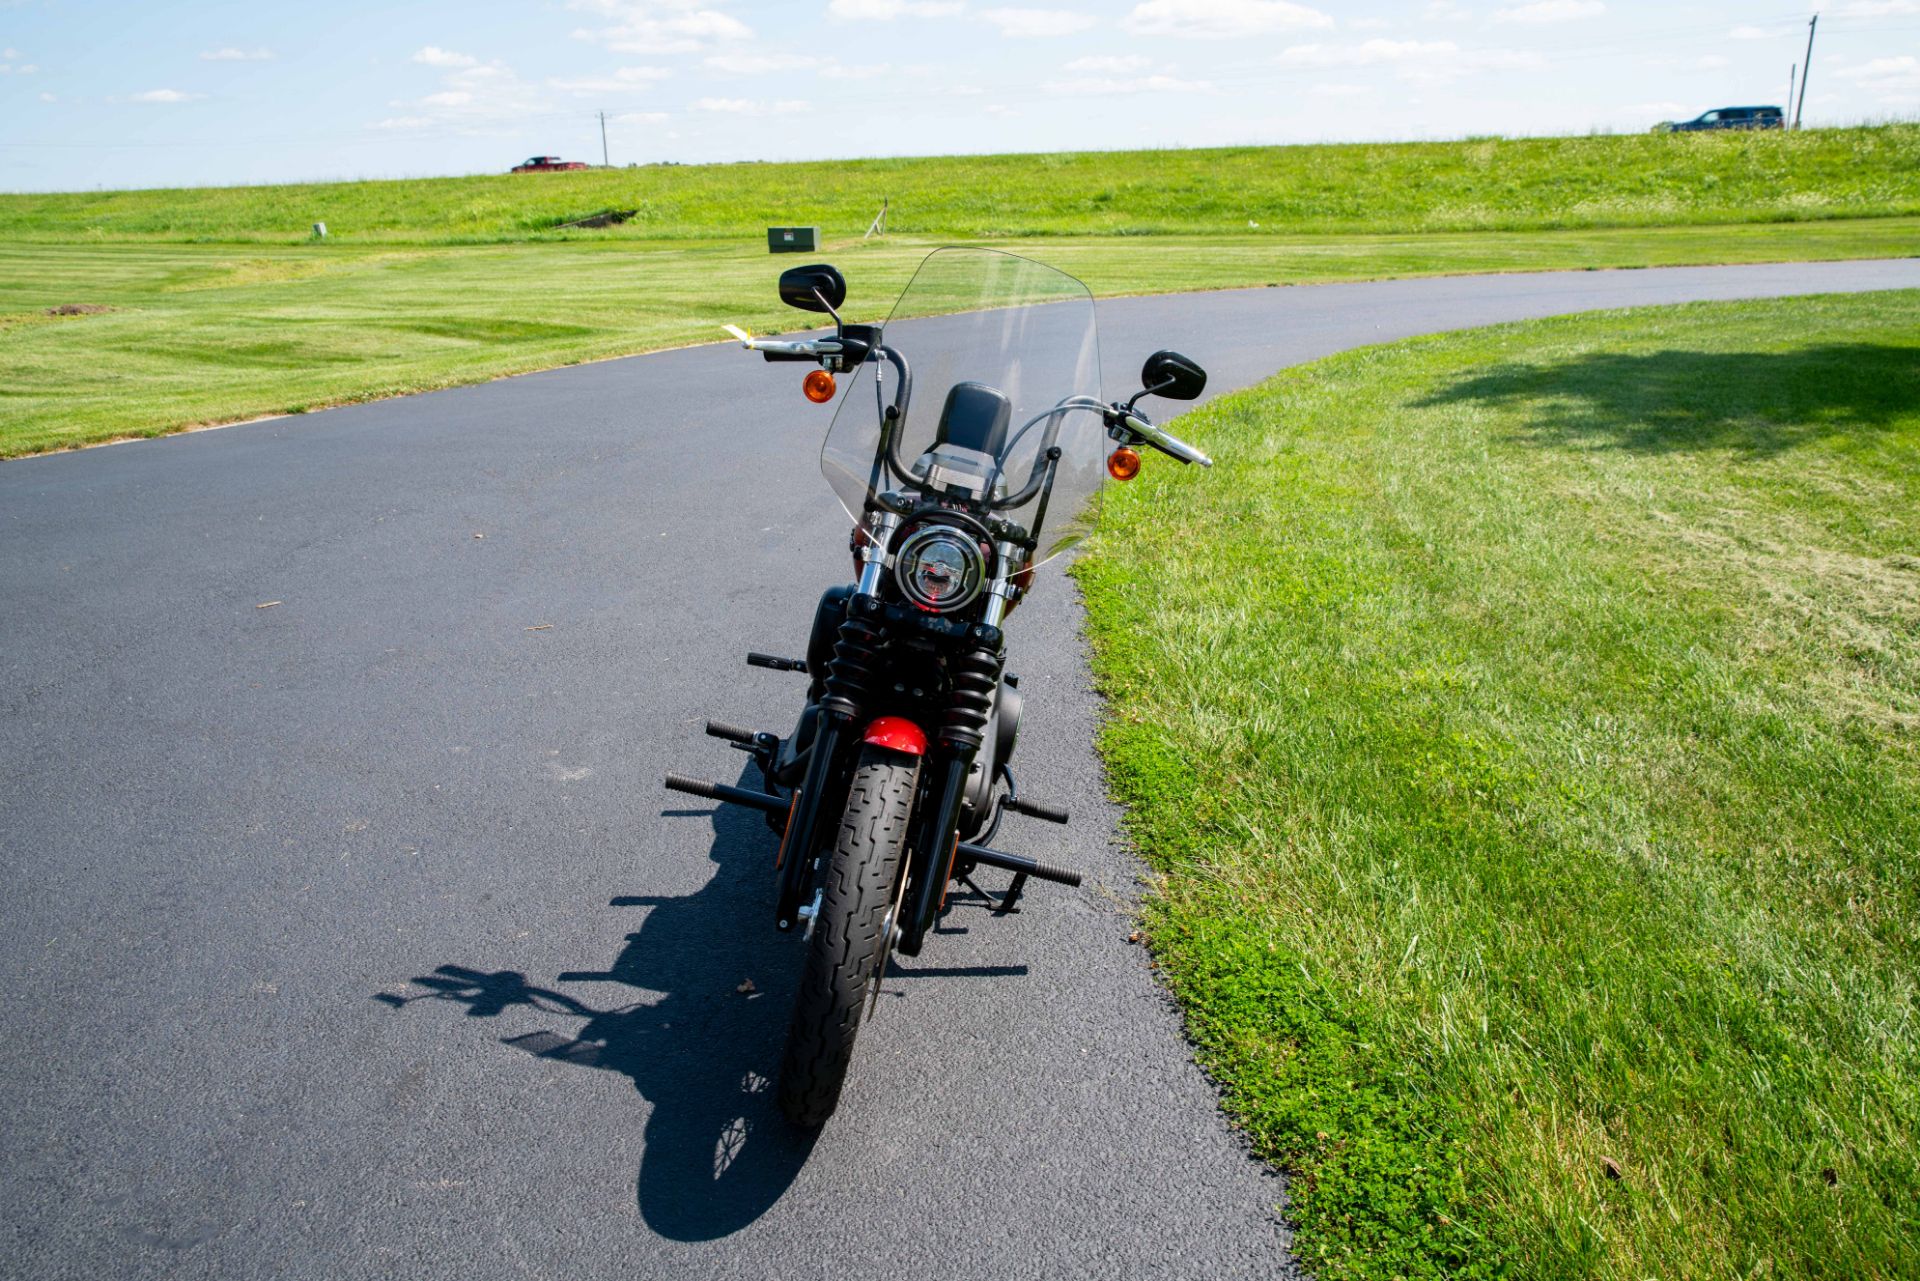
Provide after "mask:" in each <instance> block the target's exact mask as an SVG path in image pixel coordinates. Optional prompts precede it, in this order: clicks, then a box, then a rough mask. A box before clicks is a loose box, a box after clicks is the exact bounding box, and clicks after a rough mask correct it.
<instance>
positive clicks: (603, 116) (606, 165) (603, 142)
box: [600, 111, 613, 169]
mask: <svg viewBox="0 0 1920 1281" xmlns="http://www.w3.org/2000/svg"><path fill="white" fill-rule="evenodd" d="M600 167H601V168H602V169H611V168H613V162H612V161H610V160H608V159H607V113H606V112H604V111H603V112H601V113H600Z"/></svg>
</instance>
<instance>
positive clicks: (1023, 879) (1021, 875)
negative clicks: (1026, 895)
mask: <svg viewBox="0 0 1920 1281" xmlns="http://www.w3.org/2000/svg"><path fill="white" fill-rule="evenodd" d="M1026 888H1027V874H1026V873H1025V872H1016V873H1014V876H1013V884H1011V885H1009V886H1007V892H1006V893H1005V894H1002V895H1001V896H1000V905H999V906H998V907H996V908H994V909H993V914H994V915H995V916H1007V915H1009V914H1011V913H1013V912H1017V911H1019V910H1020V907H1019V904H1020V892H1021V891H1022V890H1024V889H1026Z"/></svg>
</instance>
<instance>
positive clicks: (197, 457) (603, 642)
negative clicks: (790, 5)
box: [0, 261, 1920, 1281]
mask: <svg viewBox="0 0 1920 1281" xmlns="http://www.w3.org/2000/svg"><path fill="white" fill-rule="evenodd" d="M770 276H771V273H770ZM1893 286H1907V287H1912V286H1920V261H1901V262H1879V263H1826V264H1819V265H1811V266H1760V267H1732V268H1721V269H1670V270H1654V271H1635V272H1578V273H1562V274H1543V275H1528V276H1499V277H1491V278H1478V279H1476V278H1454V279H1432V280H1419V281H1407V282H1393V283H1381V284H1359V285H1334V286H1325V287H1318V288H1299V289H1271V290H1251V291H1242V292H1231V293H1213V294H1201V295H1193V296H1186V297H1170V298H1150V299H1147V298H1143V299H1128V300H1122V301H1116V302H1111V303H1102V304H1101V308H1100V310H1101V324H1102V326H1103V349H1104V351H1105V353H1106V356H1107V368H1108V371H1109V378H1110V380H1113V381H1116V382H1117V381H1118V380H1120V379H1121V378H1122V377H1123V376H1124V372H1125V371H1130V370H1132V369H1134V368H1136V367H1137V366H1138V363H1139V361H1140V359H1141V357H1142V356H1144V354H1145V353H1146V352H1148V351H1150V350H1152V349H1153V348H1155V347H1158V346H1162V345H1171V346H1176V347H1179V348H1181V349H1183V350H1185V351H1187V352H1189V353H1191V354H1192V355H1194V356H1195V357H1197V358H1198V359H1200V360H1201V361H1202V362H1203V363H1204V364H1206V365H1207V366H1208V368H1209V369H1210V370H1211V371H1212V373H1213V383H1212V387H1213V389H1214V390H1215V391H1225V390H1229V389H1232V388H1234V387H1238V386H1243V385H1245V384H1247V383H1249V382H1251V381H1254V380H1256V379H1258V378H1259V377H1261V376H1263V375H1265V374H1268V373H1270V372H1272V371H1273V370H1275V369H1277V368H1279V367H1281V366H1283V365H1286V364H1289V363H1292V362H1295V361H1299V360H1304V359H1309V358H1311V357H1314V356H1318V355H1321V354H1324V353H1327V352H1332V351H1335V350H1338V349H1341V348H1345V347H1349V346H1352V345H1355V344H1358V343H1366V342H1373V341H1380V340H1384V339H1389V338H1394V337H1398V336H1402V335H1407V334H1413V333H1419V332H1424V331H1431V330H1438V329H1445V328H1453V327H1458V326H1463V325H1472V324H1479V323H1484V322H1490V321H1496V320H1505V319H1514V318H1521V317H1528V316H1539V315H1545V314H1549V313H1555V312H1566V311H1575V310H1584V309H1589V308H1595V307H1611V306H1624V305H1633V304H1640V303H1657V302H1669V301H1678V300H1685V299H1694V298H1731V297H1747V296H1763V295H1774V294H1789V293H1802V292H1816V291H1827V290H1856V289H1869V288H1876V287H1893ZM769 287H770V288H771V283H769ZM798 378H799V371H798V369H797V367H794V366H766V365H763V364H761V363H760V362H759V361H757V360H755V359H753V358H751V357H748V356H746V355H744V354H743V353H740V352H738V351H737V350H732V349H727V348H722V347H711V348H696V349H691V350H685V351H676V352H668V353H663V354H659V355H654V356H645V357H638V358H635V359H631V360H623V361H616V362H610V363H605V364H598V365H592V366H583V367H579V368H574V369H568V370H560V371H554V372H551V373H546V374H538V375H532V376H528V377H524V378H516V379H510V380H506V381H502V382H497V383H492V384H488V385H485V386H480V387H471V388H465V389H461V390H455V391H448V392H443V393H439V394H435V395H428V396H419V397H413V398H409V399H404V400H395V401H389V402H385V403H381V404H372V405H364V406H357V407H353V408H346V409H339V410H333V411H329V412H326V413H321V414H314V415H310V416H307V417H303V418H298V419H283V420H277V421H272V422H264V423H257V424H252V425H248V426H243V427H236V428H231V429H227V430H222V431H216V432H205V433H199V434H193V435H186V436H178V437H172V438H168V439H163V440H155V441H148V442H141V443H136V444H128V445H119V446H115V447H112V448H108V449H98V450H90V451H86V452H82V453H71V454H61V455H55V456H51V457H43V458H34V459H26V460H22V461H18V462H12V463H7V464H4V465H0V671H4V683H3V685H0V872H3V874H4V881H0V974H4V976H5V979H6V995H7V998H8V999H7V1001H6V1004H5V1006H4V1012H3V1013H0V1020H4V1036H0V1090H3V1091H4V1099H5V1113H4V1120H3V1121H0V1259H4V1265H0V1271H4V1273H5V1274H6V1275H7V1276H10V1277H23V1278H52V1277H74V1278H87V1279H88V1281H98V1279H99V1278H102V1277H115V1278H149V1277H154V1278H157V1277H180V1278H199V1277H219V1278H244V1279H246V1281H259V1279H261V1278H270V1277H312V1278H329V1279H343V1278H361V1277H382V1278H386V1277H435V1278H439V1277H453V1276H458V1277H471V1278H492V1277H512V1276H520V1275H527V1276H537V1277H555V1278H568V1279H569V1281H575V1279H583V1278H598V1277H621V1278H710V1277H739V1278H755V1279H759V1278H767V1277H783V1278H787V1277H792V1278H811V1277H829V1276H831V1277H840V1278H869V1277H872V1278H880V1277H888V1278H892V1277H898V1276H901V1275H926V1276H930V1277H940V1278H948V1277H982V1278H995V1279H997V1281H1005V1279H1007V1278H1018V1277H1036V1278H1039V1277H1045V1278H1061V1277H1100V1278H1112V1277H1131V1276H1181V1277H1196V1278H1200V1277H1206V1278H1211V1277H1228V1276H1273V1275H1277V1274H1287V1273H1288V1272H1289V1271H1290V1270H1291V1265H1290V1264H1289V1262H1288V1256H1287V1254H1286V1248H1287V1243H1288V1237H1287V1232H1286V1229H1285V1227H1284V1225H1283V1223H1282V1222H1281V1220H1280V1218H1279V1217H1278V1215H1277V1214H1276V1212H1275V1205H1276V1203H1277V1202H1279V1201H1280V1200H1281V1198H1282V1196H1283V1188H1282V1184H1281V1181H1280V1180H1279V1179H1277V1178H1276V1177H1274V1176H1272V1175H1271V1174H1269V1173H1267V1172H1265V1171H1264V1170H1263V1169H1262V1168H1261V1167H1260V1166H1259V1165H1258V1164H1257V1163H1255V1162H1253V1161H1251V1160H1250V1159H1248V1158H1247V1157H1246V1155H1245V1154H1244V1151H1243V1149H1242V1147H1241V1145H1240V1144H1239V1143H1238V1142H1237V1141H1236V1139H1235V1137H1234V1135H1233V1134H1232V1133H1231V1132H1230V1131H1229V1130H1228V1128H1227V1126H1226V1125H1225V1123H1224V1122H1223V1120H1222V1119H1221V1117H1220V1115H1219V1114H1218V1112H1217V1111H1216V1109H1215V1106H1214V1095H1213V1092H1212V1090H1211V1089H1210V1088H1209V1086H1208V1085H1207V1083H1206V1082H1205V1081H1204V1080H1203V1079H1202V1078H1201V1077H1200V1075H1199V1074H1198V1072H1197V1071H1196V1070H1195V1069H1194V1067H1193V1066H1192V1065H1191V1063H1190V1062H1189V1060H1188V1058H1187V1054H1186V1049H1185V1045H1184V1043H1183V1042H1182V1040H1181V1037H1180V1032H1179V1025H1178V1020H1177V1017H1176V1014H1175V1011H1174V1010H1173V1009H1172V1008H1171V1007H1170V1005H1169V1004H1168V1002H1167V1001H1166V1000H1165V998H1164V997H1163V995H1162V993H1161V992H1160V990H1159V989H1158V988H1157V987H1156V986H1155V984H1154V981H1153V979H1152V977H1151V974H1150V972H1149V969H1148V966H1147V959H1146V956H1145V954H1144V953H1143V952H1142V950H1141V949H1140V948H1138V947H1136V946H1132V945H1129V944H1128V942H1127V935H1128V931H1129V924H1128V917H1127V909H1126V904H1127V901H1128V899H1129V896H1130V895H1132V894H1133V893H1134V890H1135V873H1136V866H1135V864H1134V862H1133V861H1132V860H1131V858H1130V857H1129V856H1128V855H1127V854H1126V853H1125V851H1124V850H1122V849H1121V848H1120V847H1119V846H1118V845H1117V844H1116V842H1115V827H1114V813H1113V810H1112V808H1111V807H1110V806H1109V805H1107V804H1106V803H1105V802H1104V800H1103V798H1102V792H1101V784H1100V776H1099V771H1098V769H1097V766H1096V763H1095V760H1094V758H1093V756H1092V754H1091V751H1090V747H1089V743H1090V738H1091V734H1092V731H1093V727H1094V721H1095V716H1096V706H1095V704H1094V701H1093V699H1092V697H1091V695H1090V694H1089V693H1088V691H1087V674H1086V669H1085V664H1084V661H1083V657H1082V654H1081V651H1080V647H1079V644H1078V641H1077V637H1076V627H1077V624H1078V605H1077V603H1076V601H1075V599H1074V596H1073V592H1072V589H1071V587H1070V585H1069V583H1068V582H1067V580H1065V579H1064V578H1062V577H1059V576H1057V575H1056V576H1055V577H1053V578H1051V579H1050V580H1049V579H1044V578H1043V580H1042V583H1041V587H1042V590H1041V591H1039V592H1038V593H1037V594H1036V596H1035V598H1034V599H1033V600H1032V601H1031V602H1030V603H1029V604H1028V605H1026V606H1025V607H1023V608H1022V610H1021V611H1020V613H1019V615H1018V616H1017V617H1016V618H1015V619H1014V625H1013V628H1012V643H1013V647H1014V649H1013V652H1014V662H1013V667H1014V669H1015V670H1017V671H1019V672H1020V673H1021V674H1022V675H1023V677H1024V688H1025V690H1026V694H1027V708H1028V712H1027V723H1026V726H1025V729H1024V733H1023V737H1022V741H1021V747H1020V754H1019V757H1018V758H1017V759H1016V762H1015V763H1016V765H1018V766H1021V772H1022V776H1023V783H1024V785H1025V787H1026V788H1027V790H1028V791H1029V792H1030V793H1031V794H1033V795H1035V796H1038V797H1043V798H1047V799H1051V800H1054V801H1057V802H1061V803H1064V804H1066V805H1068V806H1069V807H1070V808H1071V809H1072V810H1073V811H1074V814H1075V816H1076V818H1075V822H1074V824H1073V826H1072V827H1070V828H1067V829H1064V830H1063V829H1060V828H1055V827H1052V826H1049V825H1045V824H1040V823H1035V822H1032V821H1030V820H1022V819H1018V818H1014V819H1010V820H1009V824H1008V827H1007V829H1005V830H1003V834H1002V837H1001V839H1000V842H999V843H1000V844H1003V845H1005V846H1008V847H1010V848H1016V849H1022V850H1026V851H1030V852H1032V853H1035V854H1038V855H1040V856H1042V857H1046V858H1049V859H1053V860H1056V861H1062V862H1067V863H1072V864H1077V865H1079V866H1081V867H1083V868H1084V869H1086V870H1087V872H1088V874H1089V878H1088V886H1087V888H1085V889H1083V890H1081V891H1065V890H1060V889H1056V888H1051V887H1046V886H1036V887H1035V888H1034V890H1033V892H1032V893H1031V895H1030V896H1029V898H1028V900H1027V907H1026V910H1025V911H1023V912H1022V913H1020V914H1019V915H1017V916H1013V917H1009V918H994V917H991V916H989V915H987V914H986V913H985V912H984V911H982V910H980V909H979V908H978V907H977V906H975V905H970V904H963V905H962V906H961V907H960V908H959V909H958V910H956V911H955V913H954V914H953V916H952V918H951V920H950V923H949V925H948V927H947V928H946V930H945V931H944V932H943V933H942V934H941V935H940V936H939V937H938V938H937V939H936V940H935V941H934V943H933V944H932V945H930V947H929V949H928V951H927V952H926V954H925V955H924V956H923V957H921V958H919V959H917V960H913V961H910V962H906V963H904V964H903V965H902V966H901V970H900V973H899V974H898V975H897V976H896V977H895V978H893V979H891V980H890V981H889V982H888V983H887V985H886V996H885V998H884V999H883V1001H882V1006H881V1010H880V1013H879V1016H878V1018H877V1020H876V1021H875V1022H874V1023H873V1024H871V1025H870V1026H869V1027H868V1029H867V1030H866V1032H865V1033H864V1034H863V1036H862V1038H861V1043H860V1053H859V1058H858V1062H857V1065H856V1075H855V1079H854V1081H853V1083H852V1084H851V1086H850V1088H849V1089H848V1092H847V1095H846V1097H845V1100H844V1102H843V1104H842V1108H841V1111H840V1114H839V1116H838V1117H836V1118H835V1120H834V1121H833V1122H832V1123H831V1125H830V1126H829V1127H828V1128H827V1130H826V1131H825V1133H824V1135H823V1136H822V1137H821V1138H820V1139H819V1140H818V1141H817V1142H815V1143H813V1144H811V1145H806V1144H802V1143H798V1142H796V1141H794V1140H793V1139H792V1138H790V1137H789V1136H788V1135H787V1134H786V1133H785V1131H784V1130H783V1129H782V1128H781V1126H780V1125H779V1124H778V1123H777V1121H776V1120H775V1118H774V1116H773V1113H772V1108H771V1100H770V1091H769V1089H768V1083H767V1077H768V1075H769V1074H770V1073H771V1072H772V1071H773V1069H774V1066H775V1063H776V1060H777V1055H778V1049H779V1042H780V1037H781V1034H782V1030H783V1026H784V1020H785V1017H786V1006H787V1002H788V999H789V995H790V993H791V990H792V984H793V979H794V972H795V967H796V963H797V960H798V954H797V951H796V950H795V948H794V947H793V946H792V944H791V942H790V941H789V940H785V939H782V938H779V937H776V936H775V935H774V933H773V931H772V929H771V927H770V925H769V921H768V917H769V915H770V913H769V911H768V901H769V892H770V888H771V882H770V878H769V876H768V865H769V863H770V862H771V859H772V855H773V842H772V838H771V836H770V834H769V833H768V832H767V831H766V829H765V827H764V826H763V825H762V824H761V823H760V821H759V820H758V818H757V817H754V816H751V815H747V814H743V813H739V812H719V813H715V812H712V811H709V810H708V809H706V808H704V807H702V806H701V805H699V804H698V803H695V802H691V798H687V797H680V796H676V795H673V794H669V793H665V792H663V791H662V790H661V789H660V786H659V778H660V775H661V774H662V772H663V771H665V770H667V769H669V768H680V769H684V770H686V771H688V772H693V773H704V774H708V775H710V776H716V777H722V778H733V777H736V776H737V775H738V773H739V766H740V763H741V761H742V760H743V758H741V757H740V756H738V754H736V753H733V752H730V751H728V750H726V748H725V747H724V746H723V745H722V744H719V743H717V742H715V741H713V740H710V739H705V738H703V737H702V736H701V735H700V732H699V726H700V722H701V720H702V718H703V717H706V716H709V715H711V716H715V717H719V718H723V719H727V720H732V721H738V722H746V723H751V724H757V725H761V726H766V727H775V728H784V722H785V720H786V719H787V718H788V717H789V716H790V715H791V714H792V711H793V709H794V706H795V700H796V697H797V695H798V692H799V685H798V681H797V679H796V678H792V677H785V676H780V675H776V674H773V673H769V672H763V671H758V670H752V669H748V668H746V667H745V666H744V665H743V664H742V663H741V661H740V655H741V652H742V651H744V650H746V649H748V648H760V649H769V650H784V651H794V650H796V649H797V648H798V647H799V646H800V645H801V643H802V639H801V638H802V637H803V635H804V631H805V626H806V622H807V620H808V618H809V616H810V613H811V610H812V606H813V601H814V598H815V596H816V595H817V593H818V591H819V590H820V589H821V588H822V587H823V586H825V585H826V584H827V583H828V582H830V581H834V580H836V579H837V578H838V577H840V576H841V575H842V574H843V573H844V569H845V563H846V553H845V535H844V528H843V524H842V517H841V515H840V513H839V511H838V508H837V507H836V505H835V503H834V501H833V499H832V497H831V495H830V494H829V492H828V490H827V488H826V486H825V484H824V483H822V482H821V480H820V478H819V476H818V474H817V471H816V469H815V462H814V454H815V451H816V450H817V448H818V442H819V439H820V436H821V433H822V432H823V431H824V428H825V423H826V412H825V411H824V410H819V409H815V408H813V407H811V406H808V405H807V404H806V403H805V402H804V401H802V400H801V399H800V397H799V395H798V391H797V387H796V386H795V384H796V383H797V381H798ZM1110 390H1112V388H1110ZM1149 465H1156V464H1153V463H1151V461H1150V463H1149ZM1150 589H1151V588H1150V585H1148V584H1143V585H1142V590H1150ZM269 601H278V602H280V603H279V604H277V605H275V606H273V607H272V608H259V606H260V605H262V604H263V603H264V602H269ZM536 629H537V630H536ZM746 980H751V981H752V983H753V985H754V991H752V992H751V993H742V992H740V991H739V990H738V988H739V987H740V985H741V984H742V983H743V982H744V981H746Z"/></svg>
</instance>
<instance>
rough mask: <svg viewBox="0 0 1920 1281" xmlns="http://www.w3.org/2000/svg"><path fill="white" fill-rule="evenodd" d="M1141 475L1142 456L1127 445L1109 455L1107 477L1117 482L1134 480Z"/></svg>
mask: <svg viewBox="0 0 1920 1281" xmlns="http://www.w3.org/2000/svg"><path fill="white" fill-rule="evenodd" d="M1139 474H1140V455H1139V454H1136V453H1134V452H1133V450H1131V449H1129V448H1127V447H1126V446H1125V445H1122V446H1120V448H1118V449H1116V450H1114V451H1113V452H1112V453H1111V454H1108V455H1107V475H1109V476H1111V477H1113V478H1114V479H1115V480H1132V479H1133V478H1134V477H1135V476H1138V475H1139Z"/></svg>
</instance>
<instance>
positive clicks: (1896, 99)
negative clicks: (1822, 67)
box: [1833, 53, 1920, 107]
mask: <svg viewBox="0 0 1920 1281" xmlns="http://www.w3.org/2000/svg"><path fill="white" fill-rule="evenodd" d="M1833 74H1834V75H1836V76H1839V77H1840V78H1841V79H1842V80H1848V81H1851V82H1852V83H1854V84H1855V85H1858V86H1859V87H1860V88H1861V89H1863V90H1865V91H1866V92H1868V93H1871V94H1873V95H1874V99H1875V101H1876V102H1878V103H1880V104H1881V105H1882V106H1889V107H1904V106H1908V105H1910V104H1911V103H1912V102H1913V95H1914V93H1915V92H1916V91H1920V58H1915V57H1914V56H1913V55H1912V54H1905V53H1903V54H1900V55H1899V56H1897V57H1892V58H1870V59H1868V60H1867V61H1865V62H1862V63H1860V64H1858V65H1857V66H1852V67H1841V68H1838V69H1837V70H1835V71H1834V73H1833Z"/></svg>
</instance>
